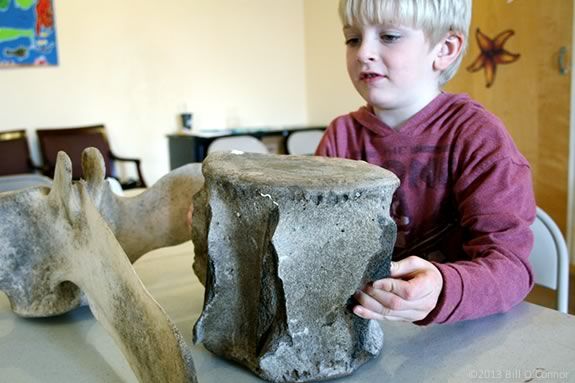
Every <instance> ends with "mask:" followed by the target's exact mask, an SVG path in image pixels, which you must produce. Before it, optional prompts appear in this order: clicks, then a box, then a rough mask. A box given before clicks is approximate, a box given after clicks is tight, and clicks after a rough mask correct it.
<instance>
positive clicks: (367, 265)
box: [192, 152, 399, 382]
mask: <svg viewBox="0 0 575 383" xmlns="http://www.w3.org/2000/svg"><path fill="white" fill-rule="evenodd" d="M203 173H204V178H205V184H204V188H203V189H201V190H200V192H199V193H198V194H196V196H195V197H194V213H193V221H192V222H193V223H192V239H193V241H194V246H195V252H196V260H195V262H196V263H195V265H194V269H195V271H196V273H197V274H198V276H199V278H200V280H202V281H203V283H204V284H205V287H206V293H205V301H204V309H203V312H202V315H201V316H200V318H199V319H198V322H197V323H196V325H195V328H194V339H195V341H196V342H202V343H203V344H204V345H205V347H206V348H207V349H208V350H210V351H212V352H213V353H215V354H217V355H220V356H223V357H225V358H228V359H231V360H234V361H236V362H239V363H241V364H243V365H245V366H246V367H247V368H249V369H251V370H252V371H253V372H254V373H255V374H257V375H258V376H260V377H262V378H264V379H266V380H270V381H274V382H306V381H314V380H323V379H330V378H335V377H339V376H344V375H348V374H351V373H352V372H353V371H354V370H355V369H357V368H358V367H359V366H361V365H362V364H363V363H365V362H367V361H369V360H370V359H372V358H374V357H375V356H377V355H378V354H379V352H380V351H381V349H382V346H383V333H382V331H381V328H380V326H379V325H378V324H377V323H376V322H374V321H368V320H364V319H361V318H359V317H357V316H355V315H354V314H352V313H351V312H350V309H349V305H350V301H351V297H352V295H353V294H354V292H355V291H356V290H357V289H359V288H360V287H362V286H363V285H364V284H365V283H367V282H369V281H372V280H375V279H379V278H382V277H385V276H387V275H389V266H390V261H391V253H392V250H393V245H394V243H395V235H396V226H395V223H394V222H393V220H392V219H391V218H390V216H389V207H390V203H391V199H392V195H393V193H394V191H395V189H396V188H397V186H398V185H399V180H398V179H397V177H395V175H393V173H391V172H389V171H387V170H385V169H382V168H380V167H377V166H374V165H370V164H367V163H366V162H363V161H351V160H344V159H334V158H321V157H300V156H280V155H263V154H234V153H221V152H220V153H217V152H216V153H212V154H210V155H209V156H208V157H207V158H206V159H205V160H204V163H203Z"/></svg>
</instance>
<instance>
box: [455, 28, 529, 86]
mask: <svg viewBox="0 0 575 383" xmlns="http://www.w3.org/2000/svg"><path fill="white" fill-rule="evenodd" d="M514 34H515V32H514V31H513V30H511V29H507V30H505V31H503V32H501V33H499V34H498V35H497V36H495V37H494V38H493V39H491V38H489V37H488V36H487V35H486V34H484V33H483V32H481V31H480V30H479V28H477V30H476V31H475V38H476V40H477V45H479V50H480V53H479V55H478V56H477V58H476V59H475V60H474V61H473V63H471V65H469V66H468V67H467V68H466V69H467V70H468V71H469V72H477V71H479V70H481V69H483V72H484V73H485V86H486V87H487V88H490V87H491V86H492V85H493V83H494V82H495V74H496V73H497V65H499V64H511V63H513V62H515V61H517V60H518V59H519V57H520V56H521V55H520V54H519V53H511V52H509V51H507V50H506V49H505V47H504V45H505V43H506V42H507V40H509V38H510V37H511V36H513V35H514Z"/></svg>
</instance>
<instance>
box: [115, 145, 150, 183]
mask: <svg viewBox="0 0 575 383" xmlns="http://www.w3.org/2000/svg"><path fill="white" fill-rule="evenodd" d="M110 159H112V160H114V161H122V162H133V163H135V164H136V170H137V171H138V187H142V188H145V187H148V186H147V185H146V181H144V176H143V174H142V169H141V167H140V163H141V160H140V159H139V158H128V157H120V156H117V155H115V154H114V153H113V152H112V151H110Z"/></svg>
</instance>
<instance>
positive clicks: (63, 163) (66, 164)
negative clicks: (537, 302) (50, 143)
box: [50, 152, 72, 203]
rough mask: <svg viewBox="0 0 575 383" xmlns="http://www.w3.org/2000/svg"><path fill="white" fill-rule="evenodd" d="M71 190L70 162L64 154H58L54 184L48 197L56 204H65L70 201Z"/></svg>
mask: <svg viewBox="0 0 575 383" xmlns="http://www.w3.org/2000/svg"><path fill="white" fill-rule="evenodd" d="M71 189H72V161H71V160H70V157H68V155H67V154H66V153H64V152H58V157H57V158H56V169H55V170H54V183H53V184H52V190H51V191H50V196H51V197H52V198H53V201H58V203H62V202H67V201H68V200H69V199H70V192H71Z"/></svg>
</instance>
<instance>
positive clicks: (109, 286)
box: [0, 149, 196, 383]
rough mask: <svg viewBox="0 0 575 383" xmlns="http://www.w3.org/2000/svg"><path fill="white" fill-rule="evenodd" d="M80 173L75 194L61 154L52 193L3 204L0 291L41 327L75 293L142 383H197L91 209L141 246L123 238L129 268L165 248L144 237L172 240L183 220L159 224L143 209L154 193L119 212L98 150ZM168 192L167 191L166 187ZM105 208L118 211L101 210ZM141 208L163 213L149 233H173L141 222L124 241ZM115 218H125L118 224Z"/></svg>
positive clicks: (12, 195) (174, 336) (5, 199)
mask: <svg viewBox="0 0 575 383" xmlns="http://www.w3.org/2000/svg"><path fill="white" fill-rule="evenodd" d="M83 166H84V174H86V175H87V176H86V178H87V182H85V181H80V182H76V183H74V184H72V180H71V163H70V159H69V158H68V156H67V155H66V154H65V153H63V152H61V153H59V155H58V163H57V166H56V173H55V177H54V184H53V187H52V189H51V190H50V189H48V188H46V187H38V188H30V189H24V190H22V191H17V192H9V193H2V194H0V214H1V216H2V221H1V222H0V238H2V241H1V242H0V290H2V291H4V292H5V293H6V295H7V296H8V299H9V301H10V304H11V306H12V309H13V310H14V312H15V313H17V314H18V315H21V316H26V317H38V316H49V315H56V314H60V313H64V312H66V311H69V310H71V309H73V308H74V307H76V306H77V305H78V304H79V302H80V289H81V290H82V291H83V292H84V293H85V294H86V297H87V301H88V304H89V306H90V309H91V310H92V312H93V314H94V316H95V317H96V319H98V321H99V322H100V323H101V324H102V326H103V327H104V328H105V329H106V330H107V331H108V332H109V333H110V335H111V336H112V337H113V338H114V340H115V341H116V343H117V344H118V346H119V348H120V349H121V350H122V352H123V353H124V355H125V356H126V358H127V360H128V362H129V364H130V365H131V366H132V369H133V370H134V372H135V374H136V376H137V377H138V379H139V380H140V381H141V382H150V383H152V382H196V377H195V371H194V366H193V362H192V358H191V354H190V351H189V348H188V347H187V345H186V344H185V342H184V340H183V338H182V336H181V335H180V334H179V332H178V330H177V329H176V327H175V326H174V325H173V324H172V322H171V321H170V320H169V318H168V317H167V315H166V313H165V312H164V311H163V309H162V308H161V307H160V306H159V305H158V304H157V302H156V301H155V300H154V299H153V298H152V297H151V296H150V294H149V293H148V292H147V290H146V289H145V288H144V286H143V285H142V283H141V281H140V279H139V278H138V276H137V274H136V273H135V271H134V269H133V268H132V266H131V264H130V260H129V259H128V257H127V256H126V253H125V252H124V250H123V249H122V247H121V245H120V243H118V241H117V240H116V238H115V237H114V234H113V233H112V231H111V230H110V228H109V227H108V226H107V225H106V222H105V221H104V219H102V216H101V215H100V213H99V212H98V209H97V206H100V211H101V212H102V215H103V216H104V217H107V219H109V220H110V221H109V222H110V225H111V226H112V227H113V228H115V230H116V231H117V232H118V234H119V236H128V235H130V234H131V235H138V234H139V235H142V237H141V238H140V240H141V243H140V244H134V243H133V242H131V241H129V240H128V239H127V238H125V242H126V244H127V245H126V246H127V248H128V250H129V254H130V256H131V260H135V259H137V257H138V256H139V255H141V254H142V253H143V252H146V251H147V250H149V249H151V248H154V247H155V246H160V245H161V243H162V240H160V241H159V242H158V241H157V240H156V239H155V238H149V237H154V236H156V232H153V231H146V230H150V227H153V229H154V230H155V229H160V230H171V227H172V225H176V223H175V222H176V221H178V220H179V219H176V218H174V217H172V216H170V217H162V214H166V211H161V207H160V206H157V205H156V206H154V205H152V206H150V205H147V204H149V203H150V202H151V201H155V202H156V203H161V200H162V195H163V194H162V192H154V191H150V192H148V193H147V196H146V195H142V196H141V197H139V199H138V198H135V199H134V200H131V202H124V203H122V200H121V199H119V198H114V197H113V196H112V195H111V191H109V188H108V187H107V185H106V184H105V183H104V181H103V174H104V171H103V166H104V165H103V160H102V158H101V156H100V154H99V153H98V152H97V151H96V150H95V149H89V150H87V151H86V152H85V153H84V158H83ZM171 184H172V182H171V181H166V183H165V184H164V187H166V185H171ZM168 187H169V186H168ZM187 197H188V198H191V195H190V196H187ZM92 198H94V201H95V202H96V203H95V204H94V202H93V201H92ZM110 201H112V202H111V203H115V204H116V205H115V207H114V206H113V205H112V206H110V204H108V205H106V203H110ZM114 201H115V202H114ZM137 201H140V202H139V203H140V205H138V206H140V207H146V206H149V209H148V210H154V211H155V212H156V213H157V212H160V213H161V214H159V216H160V218H162V219H159V220H157V221H155V222H154V223H155V224H158V225H162V224H164V225H168V226H169V227H168V228H167V229H166V228H157V227H156V226H154V225H145V224H144V223H145V222H146V221H145V220H142V221H140V222H138V223H139V224H140V225H144V226H145V227H144V228H143V229H141V230H140V231H139V232H138V231H137V230H134V231H132V233H130V230H129V229H128V228H126V225H129V224H130V223H133V222H137V221H135V220H137V219H138V218H139V217H144V216H145V215H146V213H145V212H144V213H142V212H140V211H134V210H136V209H132V210H130V209H129V207H130V203H133V204H138V202H137ZM172 202H174V201H172ZM188 205H189V204H188ZM174 207H176V208H178V209H179V208H182V207H179V206H172V207H171V208H174ZM114 208H115V209H118V210H119V211H120V212H122V211H123V212H127V213H125V215H114V214H116V213H114V212H113V209H114ZM107 209H110V210H107ZM186 211H187V206H185V207H184V208H183V212H180V213H179V214H180V215H181V220H180V222H181V225H182V226H183V227H184V230H185V231H186V236H187V229H186V226H185V215H186V213H185V212H186ZM149 214H150V213H148V216H147V218H148V219H150V216H149ZM176 226H177V225H176ZM160 235H164V237H163V241H164V242H163V243H162V244H163V245H166V244H173V243H175V242H177V241H178V240H179V239H180V238H182V237H183V238H184V239H187V238H185V236H183V234H180V233H176V234H175V235H173V236H172V235H169V236H166V235H165V234H160ZM180 242H181V241H180Z"/></svg>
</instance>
